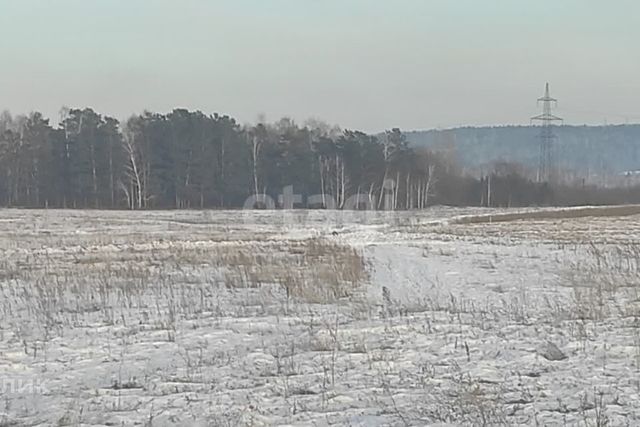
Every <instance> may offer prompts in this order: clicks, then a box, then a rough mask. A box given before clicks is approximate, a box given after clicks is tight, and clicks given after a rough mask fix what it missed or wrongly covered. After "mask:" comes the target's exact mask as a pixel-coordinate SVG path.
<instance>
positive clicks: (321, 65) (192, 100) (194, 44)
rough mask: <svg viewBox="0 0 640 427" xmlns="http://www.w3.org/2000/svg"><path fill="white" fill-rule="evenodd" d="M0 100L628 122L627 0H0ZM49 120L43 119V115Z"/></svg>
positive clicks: (46, 109) (638, 77) (421, 121)
mask: <svg viewBox="0 0 640 427" xmlns="http://www.w3.org/2000/svg"><path fill="white" fill-rule="evenodd" d="M0 77H1V78H0V109H10V110H11V111H12V112H14V113H22V112H28V111H31V110H39V111H42V112H43V113H45V114H46V115H47V116H49V117H52V118H55V117H57V113H58V111H59V109H60V107H61V106H62V105H66V106H70V107H84V106H91V107H93V108H94V109H96V110H97V111H99V112H101V113H104V114H109V115H113V116H115V117H117V118H124V117H127V116H128V115H130V114H132V113H138V112H141V111H142V110H144V109H149V110H154V111H160V112H164V111H169V110H170V109H172V108H173V107H185V108H189V109H200V110H202V111H205V112H221V113H226V114H230V115H232V116H235V117H237V118H238V119H239V120H240V121H241V122H249V121H255V120H256V118H257V117H258V115H260V114H264V115H265V116H266V118H267V120H269V121H273V120H276V119H278V118H280V117H281V116H289V117H292V118H294V119H295V120H296V121H299V122H303V121H304V120H305V119H306V118H309V117H314V118H319V119H322V120H325V121H328V122H330V123H336V124H339V125H341V126H342V127H344V128H355V129H363V130H366V131H379V130H382V129H385V128H389V127H392V126H398V127H401V128H403V129H427V128H433V127H453V126H460V125H483V124H519V123H528V122H529V120H528V118H529V117H530V116H532V115H534V114H536V113H537V107H536V102H535V100H536V98H537V97H539V96H541V95H542V91H543V88H544V83H545V82H546V81H549V82H550V83H551V90H552V95H554V96H555V97H557V98H559V100H560V105H559V109H558V114H559V115H562V116H564V117H565V119H566V121H567V122H568V123H577V124H581V123H591V124H601V123H603V122H604V121H605V120H607V121H608V122H609V123H614V122H622V123H624V122H625V121H629V122H640V2H638V1H636V0H611V1H601V0H600V1H595V0H562V1H558V0H544V1H535V2H533V1H514V0H502V1H499V0H482V1H480V0H398V1H390V0H228V1H222V0H220V1H213V0H210V1H205V0H200V1H198V0H174V1H169V0H56V1H51V0H40V1H36V0H0ZM54 121H55V120H54Z"/></svg>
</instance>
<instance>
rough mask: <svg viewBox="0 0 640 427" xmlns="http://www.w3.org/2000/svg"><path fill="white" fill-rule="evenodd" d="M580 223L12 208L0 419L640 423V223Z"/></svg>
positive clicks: (452, 214) (0, 233)
mask: <svg viewBox="0 0 640 427" xmlns="http://www.w3.org/2000/svg"><path fill="white" fill-rule="evenodd" d="M538 212H542V211H538ZM509 213H510V211H509ZM631 213H633V212H631ZM586 214H587V216H584V215H585V212H582V211H581V212H580V214H579V215H575V216H574V215H572V214H571V213H569V214H563V215H562V217H561V218H558V217H557V215H549V216H545V215H540V214H537V215H532V216H530V217H527V214H525V215H523V216H517V217H516V218H510V217H504V216H503V217H500V215H504V212H503V211H488V210H479V209H448V208H434V209H430V210H427V211H424V212H419V213H418V212H401V213H400V212H398V213H394V212H379V213H374V212H366V213H344V212H329V211H289V212H283V211H270V212H267V211H259V212H244V211H242V212H241V211H226V212H219V211H204V212H201V211H168V212H105V211H37V210H34V211H31V210H29V211H27V210H2V211H0V313H1V314H0V315H1V317H0V387H1V389H0V426H13V425H16V426H21V425H74V426H76V425H111V426H121V425H124V426H128V425H146V426H165V425H178V426H191V425H194V426H200V425H201V426H260V425H309V426H312V425H313V426H317V425H320V426H321V425H334V424H338V425H399V426H404V425H433V424H436V425H487V426H488V425H540V426H543V425H581V426H585V425H586V426H605V425H610V426H614V425H629V426H634V425H640V279H639V278H638V270H639V268H640V242H639V241H638V238H639V237H640V215H630V212H624V213H620V212H617V211H616V210H615V209H614V210H612V211H611V212H604V213H603V212H598V215H597V216H588V212H586ZM622 214H624V215H626V216H622Z"/></svg>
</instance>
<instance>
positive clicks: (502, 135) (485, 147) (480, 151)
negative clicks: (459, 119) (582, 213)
mask: <svg viewBox="0 0 640 427" xmlns="http://www.w3.org/2000/svg"><path fill="white" fill-rule="evenodd" d="M539 132H540V128H539V127H532V126H502V127H464V128H457V129H450V130H428V131H412V132H407V133H406V135H407V139H408V140H409V142H410V143H411V144H412V145H414V146H425V147H429V148H430V149H432V150H434V151H447V152H449V153H450V155H451V156H453V157H454V158H455V159H457V161H458V162H459V164H460V165H461V166H463V167H465V168H466V169H467V170H469V171H471V172H480V171H481V170H482V169H483V168H486V166H487V165H489V164H491V163H492V162H494V161H497V160H505V161H510V162H518V163H521V164H523V165H525V166H526V167H528V168H531V169H532V170H535V169H536V168H537V164H538V158H539V141H540V140H539V138H538V135H539ZM555 133H556V134H557V136H558V139H557V140H556V143H555V151H554V153H555V155H556V162H557V166H558V167H559V168H561V169H564V170H567V171H572V172H574V173H575V175H576V176H581V177H585V178H588V177H593V176H605V175H608V176H613V175H619V174H621V173H623V172H626V171H636V170H640V124H633V125H615V126H613V125H612V126H558V127H556V128H555Z"/></svg>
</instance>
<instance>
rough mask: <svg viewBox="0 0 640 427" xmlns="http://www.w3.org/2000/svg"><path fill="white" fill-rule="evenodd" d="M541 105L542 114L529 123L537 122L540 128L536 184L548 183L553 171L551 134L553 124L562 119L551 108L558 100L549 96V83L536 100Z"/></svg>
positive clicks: (553, 138) (553, 136) (553, 134)
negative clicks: (541, 95)
mask: <svg viewBox="0 0 640 427" xmlns="http://www.w3.org/2000/svg"><path fill="white" fill-rule="evenodd" d="M540 104H542V114H540V115H538V116H534V117H531V123H533V122H539V123H540V124H541V126H542V129H541V130H540V163H539V165H538V182H545V181H550V180H551V179H552V175H553V171H554V169H555V165H554V158H553V141H554V140H555V139H556V138H557V136H556V135H555V133H554V132H553V124H554V122H561V123H562V119H561V118H560V117H558V116H554V115H553V114H552V113H551V111H552V108H553V107H555V106H556V105H557V104H558V100H557V99H555V98H552V97H551V95H549V83H547V85H546V86H545V89H544V96H543V97H542V98H538V105H540Z"/></svg>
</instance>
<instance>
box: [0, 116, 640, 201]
mask: <svg viewBox="0 0 640 427" xmlns="http://www.w3.org/2000/svg"><path fill="white" fill-rule="evenodd" d="M0 173H1V174H2V179H1V180H0V205H1V206H3V207H25V208H93V209H200V208H217V209H228V208H242V207H246V201H247V199H248V198H249V197H250V196H252V195H265V196H269V197H271V198H272V199H274V200H278V196H279V195H280V194H282V192H283V189H284V188H285V187H288V186H292V187H293V191H294V192H295V193H296V194H299V195H301V201H299V202H298V203H297V204H296V205H295V206H293V207H296V208H298V207H300V208H325V209H328V208H335V209H343V208H362V207H363V206H365V207H368V208H374V209H383V208H384V209H397V210H400V209H402V210H404V209H423V208H426V207H428V206H431V205H436V204H439V205H453V206H504V207H511V206H531V205H580V204H614V203H635V202H638V201H639V200H640V196H639V195H638V194H639V193H640V192H639V191H638V189H637V188H635V187H630V188H613V189H612V188H607V189H605V188H598V187H596V186H590V185H585V184H583V185H575V184H574V185H566V184H562V185H561V184H550V183H537V182H534V181H533V180H532V179H530V178H528V177H527V174H526V173H525V171H524V168H523V166H522V165H519V164H517V163H510V162H504V161H495V162H493V163H492V164H491V168H490V170H489V171H488V172H487V173H486V175H483V176H482V177H474V176H471V175H468V174H466V173H465V170H464V168H463V167H462V166H461V165H459V164H457V160H456V156H452V155H451V153H450V152H449V151H437V150H430V149H429V148H427V147H424V146H422V147H420V146H417V145H415V144H410V143H409V140H408V139H407V136H406V135H405V134H404V133H403V132H402V131H401V130H400V129H397V128H394V129H390V130H388V131H385V132H383V133H381V134H378V135H370V134H366V133H364V132H360V131H357V130H342V129H340V128H338V127H335V126H329V125H327V124H325V123H323V122H320V121H317V120H310V121H308V122H306V123H305V124H304V125H298V124H296V123H295V122H294V121H293V120H291V119H287V118H283V119H281V120H279V121H277V122H275V123H256V124H251V125H241V124H239V123H238V122H237V121H236V120H235V119H234V118H232V117H229V116H227V115H219V114H205V113H203V112H200V111H188V110H185V109H175V110H173V111H172V112H170V113H168V114H160V113H153V112H144V113H142V114H139V115H134V116H132V117H130V118H129V119H127V120H126V121H125V122H123V123H121V122H119V121H118V120H117V119H115V118H113V117H109V116H106V115H102V114H100V113H98V112H96V111H94V110H93V109H91V108H84V109H69V108H64V109H63V110H62V111H61V118H60V121H59V124H58V125H57V126H53V125H51V124H50V120H49V119H48V118H46V117H44V116H43V115H42V114H41V113H38V112H33V113H30V114H28V115H18V116H15V117H14V116H12V115H11V114H10V113H9V112H6V111H5V112H4V113H2V114H1V115H0ZM355 195H357V196H358V199H357V200H358V201H359V202H361V203H358V204H356V206H352V205H350V204H348V203H347V201H348V200H350V199H351V200H353V197H354V196H355ZM252 207H256V208H258V207H265V206H264V204H261V203H256V204H255V205H252Z"/></svg>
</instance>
